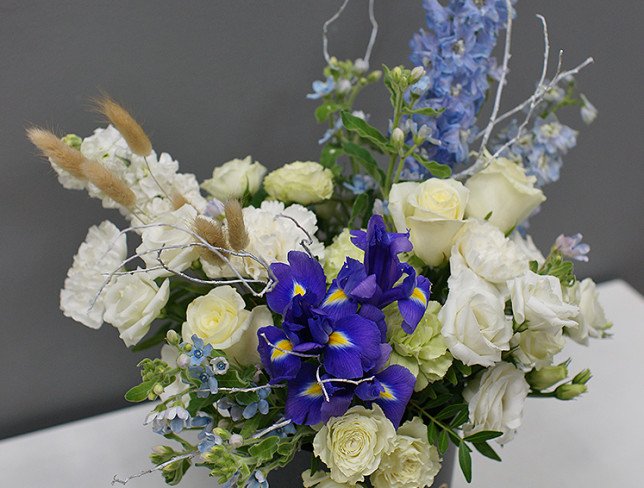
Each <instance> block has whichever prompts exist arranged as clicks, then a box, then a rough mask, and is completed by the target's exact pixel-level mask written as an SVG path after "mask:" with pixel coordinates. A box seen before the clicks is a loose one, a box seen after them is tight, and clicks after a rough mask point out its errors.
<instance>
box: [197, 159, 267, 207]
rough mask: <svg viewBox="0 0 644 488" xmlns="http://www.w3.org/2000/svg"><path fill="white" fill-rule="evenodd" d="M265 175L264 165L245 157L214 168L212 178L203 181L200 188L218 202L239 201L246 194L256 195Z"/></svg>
mask: <svg viewBox="0 0 644 488" xmlns="http://www.w3.org/2000/svg"><path fill="white" fill-rule="evenodd" d="M265 174H266V167H265V166H264V165H262V164H260V163H259V162H257V161H255V162H253V160H252V158H251V157H250V156H246V157H245V158H244V159H233V160H232V161H228V162H227V163H224V164H222V165H221V166H218V167H216V168H215V169H214V170H213V172H212V178H211V179H209V180H206V181H204V182H203V183H202V184H201V188H203V189H204V190H206V191H207V192H208V193H210V194H211V195H212V196H213V197H215V198H217V199H218V200H228V199H231V198H234V199H239V198H242V197H243V196H244V195H245V194H247V193H248V194H251V195H253V194H255V193H257V190H259V187H260V185H261V184H262V179H263V178H264V175H265Z"/></svg>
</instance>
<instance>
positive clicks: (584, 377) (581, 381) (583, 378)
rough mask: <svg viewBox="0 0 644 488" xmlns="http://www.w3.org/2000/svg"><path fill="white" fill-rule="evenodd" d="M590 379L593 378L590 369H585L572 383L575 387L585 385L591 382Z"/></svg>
mask: <svg viewBox="0 0 644 488" xmlns="http://www.w3.org/2000/svg"><path fill="white" fill-rule="evenodd" d="M590 378H592V375H591V374H590V370H589V369H584V370H583V371H581V372H580V373H577V375H576V376H575V377H574V378H573V379H572V382H573V383H574V384H575V385H585V384H586V383H588V381H590Z"/></svg>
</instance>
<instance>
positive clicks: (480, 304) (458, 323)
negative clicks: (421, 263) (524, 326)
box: [438, 268, 512, 367]
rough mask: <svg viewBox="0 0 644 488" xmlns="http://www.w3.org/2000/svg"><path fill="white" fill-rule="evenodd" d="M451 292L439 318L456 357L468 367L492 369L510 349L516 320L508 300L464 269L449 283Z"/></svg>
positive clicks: (444, 334) (450, 279)
mask: <svg viewBox="0 0 644 488" xmlns="http://www.w3.org/2000/svg"><path fill="white" fill-rule="evenodd" d="M448 286H449V293H448V295H447V300H446V301H445V304H444V305H443V308H442V309H441V310H440V312H439V313H438V319H439V320H440V321H441V323H442V324H443V329H442V334H443V337H444V338H445V343H446V344H447V347H448V348H449V350H450V352H451V353H452V355H453V356H454V357H455V358H456V359H459V360H460V361H462V362H463V363H464V364H467V365H468V366H472V365H474V364H480V365H481V366H485V367H488V366H492V365H493V364H494V363H496V362H498V361H500V360H501V353H502V352H503V351H507V350H508V349H510V339H511V338H512V319H511V318H509V317H506V316H505V312H504V308H505V301H504V299H503V296H502V295H501V294H500V292H499V291H498V290H497V289H496V288H495V287H494V286H493V285H491V284H490V283H487V282H486V281H484V280H482V279H481V278H479V277H478V276H477V275H476V274H475V273H474V272H473V271H471V270H470V269H468V268H463V269H461V270H460V272H459V273H458V274H455V275H452V276H450V277H449V280H448Z"/></svg>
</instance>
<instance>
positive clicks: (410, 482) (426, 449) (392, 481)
mask: <svg viewBox="0 0 644 488" xmlns="http://www.w3.org/2000/svg"><path fill="white" fill-rule="evenodd" d="M440 469H441V463H440V458H439V456H438V450H437V449H436V447H434V446H432V445H431V444H430V443H429V442H428V441H427V426H426V425H425V424H424V423H423V421H422V420H421V419H420V418H418V417H414V418H413V419H412V420H409V421H407V422H405V423H404V424H403V425H401V426H400V428H399V429H398V433H397V435H396V437H395V438H394V440H393V449H392V450H391V451H390V452H388V453H386V454H384V455H383V456H382V461H380V466H379V467H378V469H377V470H376V472H375V473H374V474H372V475H371V478H370V480H371V483H372V484H373V486H374V488H417V487H423V488H424V487H428V486H431V485H432V483H433V482H434V477H435V476H436V475H437V474H438V472H439V471H440Z"/></svg>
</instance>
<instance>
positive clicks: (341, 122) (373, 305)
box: [28, 0, 610, 488]
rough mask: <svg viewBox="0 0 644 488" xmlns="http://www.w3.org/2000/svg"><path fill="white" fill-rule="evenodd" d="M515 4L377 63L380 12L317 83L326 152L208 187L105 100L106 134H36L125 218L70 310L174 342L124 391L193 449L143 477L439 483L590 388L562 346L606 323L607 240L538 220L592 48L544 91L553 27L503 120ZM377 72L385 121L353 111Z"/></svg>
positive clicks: (249, 170)
mask: <svg viewBox="0 0 644 488" xmlns="http://www.w3.org/2000/svg"><path fill="white" fill-rule="evenodd" d="M346 3H347V2H346V1H345V2H344V4H343V5H342V7H341V9H340V11H339V12H338V14H336V15H335V16H334V17H333V18H332V19H330V21H329V22H327V24H325V33H326V27H327V26H328V24H329V23H330V22H332V21H333V20H335V19H336V18H337V17H338V16H339V14H341V13H342V10H343V9H344V7H345V6H346ZM512 3H513V2H510V0H477V1H470V0H451V1H450V2H449V3H448V4H447V5H445V4H443V3H440V2H438V1H437V0H425V1H424V3H423V5H424V8H425V10H426V20H427V29H426V30H421V31H420V32H418V33H417V34H416V35H415V36H414V37H413V39H412V41H411V48H412V54H411V60H412V63H413V64H414V67H413V69H406V68H404V67H402V66H397V67H394V68H391V69H389V68H387V67H383V69H382V71H370V69H369V56H370V51H371V48H372V46H373V40H374V39H375V33H376V30H377V27H376V26H377V23H376V22H375V19H374V16H373V2H371V3H370V15H371V19H372V23H373V25H374V33H373V35H372V38H371V41H370V44H369V47H368V49H367V54H366V55H365V58H364V59H358V60H356V61H339V60H337V59H336V58H334V57H331V56H329V55H328V53H327V51H326V42H325V56H326V58H327V61H328V64H327V66H326V68H325V69H324V78H325V79H324V80H323V81H316V82H315V83H313V93H311V94H309V95H308V98H309V99H313V100H318V101H319V103H320V104H319V106H318V107H317V109H316V110H315V117H316V118H317V120H318V121H319V122H320V123H324V124H327V126H328V129H327V130H326V132H325V133H324V135H323V136H322V138H321V140H320V144H321V145H322V152H321V155H320V159H319V162H313V161H306V162H301V161H296V162H292V163H289V164H285V165H283V166H282V167H280V168H278V169H276V170H274V171H271V172H268V170H267V168H266V167H264V166H263V165H262V164H260V163H259V162H256V161H254V160H253V159H252V158H251V157H250V156H248V157H246V158H245V159H236V160H233V161H230V162H227V163H225V164H223V165H221V166H218V167H216V168H215V169H214V171H213V175H212V178H211V179H208V180H206V181H204V182H202V183H201V184H199V183H198V182H197V179H196V178H195V176H194V175H191V174H186V173H180V172H179V171H178V170H179V164H178V162H177V161H175V160H174V159H173V158H172V157H171V156H170V155H169V154H167V153H160V154H159V153H157V152H155V151H154V150H153V148H152V144H151V142H150V139H149V138H148V136H147V135H146V133H145V131H144V130H143V129H142V127H141V126H140V125H139V124H138V123H137V122H136V120H135V119H134V118H133V117H132V116H131V115H130V113H129V112H127V111H126V110H125V109H124V108H123V107H122V106H120V105H119V104H118V103H116V102H115V101H113V100H111V99H110V98H101V99H99V100H98V102H97V105H98V109H99V111H100V112H101V113H102V114H103V115H104V116H105V117H106V119H107V120H108V121H109V125H108V126H107V127H105V128H99V129H96V131H95V132H94V134H92V135H90V136H88V137H84V138H81V137H78V136H76V135H72V134H70V135H67V136H65V137H63V138H62V139H61V138H59V137H58V136H56V135H54V134H53V133H51V132H49V131H46V130H43V129H39V128H31V129H29V130H28V136H29V138H30V139H31V141H32V142H33V143H34V144H35V145H36V146H37V147H38V148H39V149H40V150H41V151H42V153H43V154H44V156H46V157H47V158H48V160H49V161H50V163H51V165H52V167H53V168H54V170H55V171H56V172H57V174H58V178H59V181H60V183H61V184H62V185H63V186H64V187H65V188H69V189H74V190H86V191H87V192H88V193H89V195H90V196H92V197H95V198H99V199H101V201H102V203H103V206H104V207H107V208H116V209H118V210H119V211H120V212H121V214H122V215H123V216H124V217H125V219H126V220H127V221H128V222H129V224H128V226H127V227H125V228H122V229H119V228H118V227H117V226H116V225H115V224H113V223H112V222H109V221H104V222H102V223H101V224H99V225H98V226H94V227H92V228H90V230H89V232H88V234H87V238H86V240H85V242H83V243H82V244H81V246H80V248H79V250H78V253H77V255H76V256H75V258H74V262H73V265H72V267H71V269H70V270H69V273H68V275H67V279H66V280H65V286H64V289H63V290H62V292H61V296H60V303H61V308H62V310H63V312H64V314H65V315H66V316H68V317H71V318H73V319H74V320H76V321H78V322H80V323H82V324H84V325H86V326H88V327H91V328H99V327H101V325H102V324H103V322H107V323H108V324H110V325H112V326H114V327H115V328H116V329H117V330H118V332H119V337H120V338H121V339H122V340H123V342H124V343H125V345H126V346H128V347H131V348H132V349H134V350H142V349H145V348H148V347H153V346H158V345H161V344H163V347H162V348H161V357H160V358H156V359H145V360H144V361H142V362H141V363H140V367H141V383H140V384H138V385H136V386H134V387H133V388H132V389H130V390H129V391H128V392H127V393H126V398H127V399H128V400H129V401H132V402H142V401H144V400H150V401H154V402H155V404H154V407H153V409H152V412H151V413H150V415H149V416H148V418H147V420H146V422H147V423H149V424H151V426H152V429H153V430H154V431H155V432H157V433H158V434H160V435H161V436H163V437H164V438H165V439H167V440H168V441H171V442H173V443H174V444H173V445H163V446H159V447H157V448H155V449H154V452H153V453H152V455H151V459H152V462H153V463H154V466H155V467H154V468H153V469H152V470H149V471H148V472H151V471H155V470H160V471H161V473H162V474H163V476H164V477H165V480H166V481H167V482H168V483H169V484H172V485H174V484H177V483H179V481H180V480H181V478H182V476H183V474H184V473H185V471H186V470H187V469H188V468H190V467H191V466H192V464H197V465H200V466H204V467H206V468H207V469H209V470H210V474H211V475H212V476H214V477H215V478H217V480H218V481H219V482H220V483H223V484H224V486H228V487H232V486H238V487H244V486H245V487H253V488H255V487H266V486H268V482H267V476H268V475H269V473H270V472H271V471H273V470H275V469H278V468H281V467H284V466H287V465H288V464H289V462H290V461H291V460H292V458H293V456H294V455H295V453H296V452H298V451H300V450H301V449H303V448H304V449H309V450H311V451H312V453H313V456H312V459H313V462H312V465H311V469H310V470H308V471H306V472H305V473H303V474H302V479H303V483H304V486H307V487H311V486H319V487H339V486H367V484H370V486H374V487H376V488H383V487H414V486H419V487H424V486H431V485H432V483H433V482H434V478H435V476H436V474H437V473H438V472H439V470H440V468H441V458H442V457H443V456H444V455H445V453H446V452H447V451H448V449H449V446H450V444H451V445H453V446H455V449H457V451H458V461H459V465H460V467H461V469H462V472H463V474H464V476H465V478H466V479H467V480H468V481H469V480H471V477H472V472H471V453H472V451H474V450H476V451H478V452H479V453H481V454H482V455H483V456H486V457H489V458H491V459H495V460H500V458H499V456H498V454H497V453H496V452H495V450H494V449H493V447H492V446H491V445H490V444H489V442H490V441H492V440H494V441H495V442H497V443H499V444H505V443H507V442H509V441H510V440H511V439H512V438H513V436H514V435H515V432H516V430H517V429H518V428H519V427H520V425H521V417H522V411H523V406H524V402H525V400H526V398H527V397H549V398H555V399H559V400H570V399H573V398H576V397H578V396H579V395H581V394H583V393H584V392H585V391H586V389H587V386H586V384H587V382H588V381H589V379H590V377H591V375H590V372H589V371H588V370H583V371H581V372H579V373H577V374H575V375H571V374H569V371H568V367H569V361H564V362H561V363H557V364H556V363H555V360H554V358H555V355H556V354H557V353H559V352H560V351H561V350H562V349H563V347H564V344H565V341H566V338H568V339H571V340H574V341H577V342H580V343H582V344H587V343H588V341H589V338H590V337H593V338H599V337H604V336H605V335H606V334H607V329H608V328H609V327H610V323H609V322H608V320H607V319H606V317H605V315H604V312H603V310H602V309H601V306H600V305H599V304H598V301H597V291H596V289H595V284H594V283H593V282H592V280H590V279H585V280H583V281H578V280H577V279H576V278H575V275H574V272H573V263H572V260H577V261H586V260H587V259H588V258H587V253H588V251H589V248H588V246H587V245H586V244H583V243H581V235H579V234H578V235H576V236H573V237H566V236H563V235H562V236H560V237H559V238H558V239H557V241H556V243H555V244H554V245H553V247H552V248H551V249H550V252H549V253H548V255H547V256H544V255H542V254H541V252H540V251H539V250H538V249H537V248H536V247H535V246H534V244H533V242H532V239H531V238H530V236H529V235H527V233H526V229H527V219H528V218H529V217H530V216H531V215H533V214H534V213H535V212H536V211H537V210H538V209H539V207H540V205H541V204H543V202H544V201H545V199H546V197H545V195H544V193H543V190H542V187H543V185H545V184H546V183H549V182H551V181H554V180H556V179H557V178H558V175H559V170H560V167H561V164H562V156H563V155H564V154H565V153H566V152H567V151H568V150H569V149H570V148H571V147H573V146H574V145H575V142H576V134H577V133H576V132H575V131H574V130H573V129H571V128H569V127H567V126H565V125H563V124H561V123H560V122H559V121H558V119H557V114H558V111H559V110H560V109H563V108H564V107H568V106H578V107H580V109H581V116H582V118H583V120H584V121H585V122H588V123H590V122H591V121H592V119H593V118H594V117H595V116H596V111H595V109H594V107H593V106H592V105H591V104H590V102H589V101H588V99H587V98H586V97H585V96H583V95H581V96H577V95H576V85H575V81H574V75H575V74H576V73H577V72H578V71H579V70H580V69H582V68H583V67H584V66H586V65H587V64H588V63H589V62H590V61H591V60H587V61H586V62H584V63H582V64H581V65H579V66H578V67H576V68H574V69H571V70H568V71H563V68H562V61H561V56H560V57H559V63H558V66H557V68H556V71H555V73H554V75H553V76H552V79H551V80H550V81H548V80H547V76H548V73H549V68H548V64H549V61H550V53H549V50H550V46H549V40H548V35H547V29H546V23H545V20H544V19H543V18H541V20H542V21H543V26H544V39H545V49H544V51H545V52H544V61H543V74H542V76H541V79H540V80H539V82H538V83H537V87H536V90H535V92H534V94H532V95H531V96H530V97H529V98H528V99H527V100H526V101H525V102H524V103H522V104H520V105H519V106H517V107H516V108H514V109H512V110H510V111H508V112H506V113H504V114H499V107H500V101H501V96H502V91H503V88H504V85H505V83H506V78H507V73H508V60H509V57H510V40H511V32H512V20H513V16H514V14H515V13H514V8H513V5H512ZM504 32H505V49H504V55H503V60H502V62H501V63H500V64H499V63H497V61H496V60H495V58H494V57H493V56H492V51H493V49H494V47H495V45H496V44H497V39H498V38H499V37H500V36H501V35H502V34H503V33H504ZM325 41H326V37H325ZM380 80H382V81H383V82H384V85H385V86H386V88H387V90H388V91H389V93H390V102H391V106H392V116H391V119H390V122H389V127H388V129H387V130H386V131H384V132H383V131H381V130H379V129H377V128H376V127H374V126H373V125H371V124H370V123H369V121H368V119H369V117H368V116H367V115H366V114H365V113H363V112H361V111H358V110H356V109H355V106H354V105H355V101H356V99H357V97H358V95H359V93H360V91H361V90H362V89H363V88H364V87H365V86H367V85H369V84H372V83H376V82H379V81H380ZM493 85H496V86H497V88H496V94H495V95H494V97H491V96H490V95H491V92H492V88H491V87H492V86H493ZM488 98H489V99H490V100H491V101H492V103H493V106H492V109H491V117H490V120H489V122H488V123H487V124H486V125H484V126H482V127H479V126H478V125H477V123H480V120H479V118H480V117H479V115H480V114H481V110H482V107H483V105H484V102H485V100H486V99H488ZM513 117H517V118H516V119H513ZM504 121H507V123H506V124H505V127H503V128H499V127H498V126H499V124H500V123H501V122H504ZM476 146H478V148H476ZM202 190H203V193H202ZM204 195H205V196H204ZM132 237H133V238H135V239H136V241H137V245H136V248H135V251H134V253H133V254H131V255H129V254H128V242H127V241H128V238H132ZM129 244H131V242H130V243H129ZM571 376H572V377H571ZM137 476H138V475H137ZM129 479H131V478H128V479H126V480H120V479H118V478H115V480H114V482H119V483H123V484H125V483H126V482H127V481H128V480H129Z"/></svg>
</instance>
